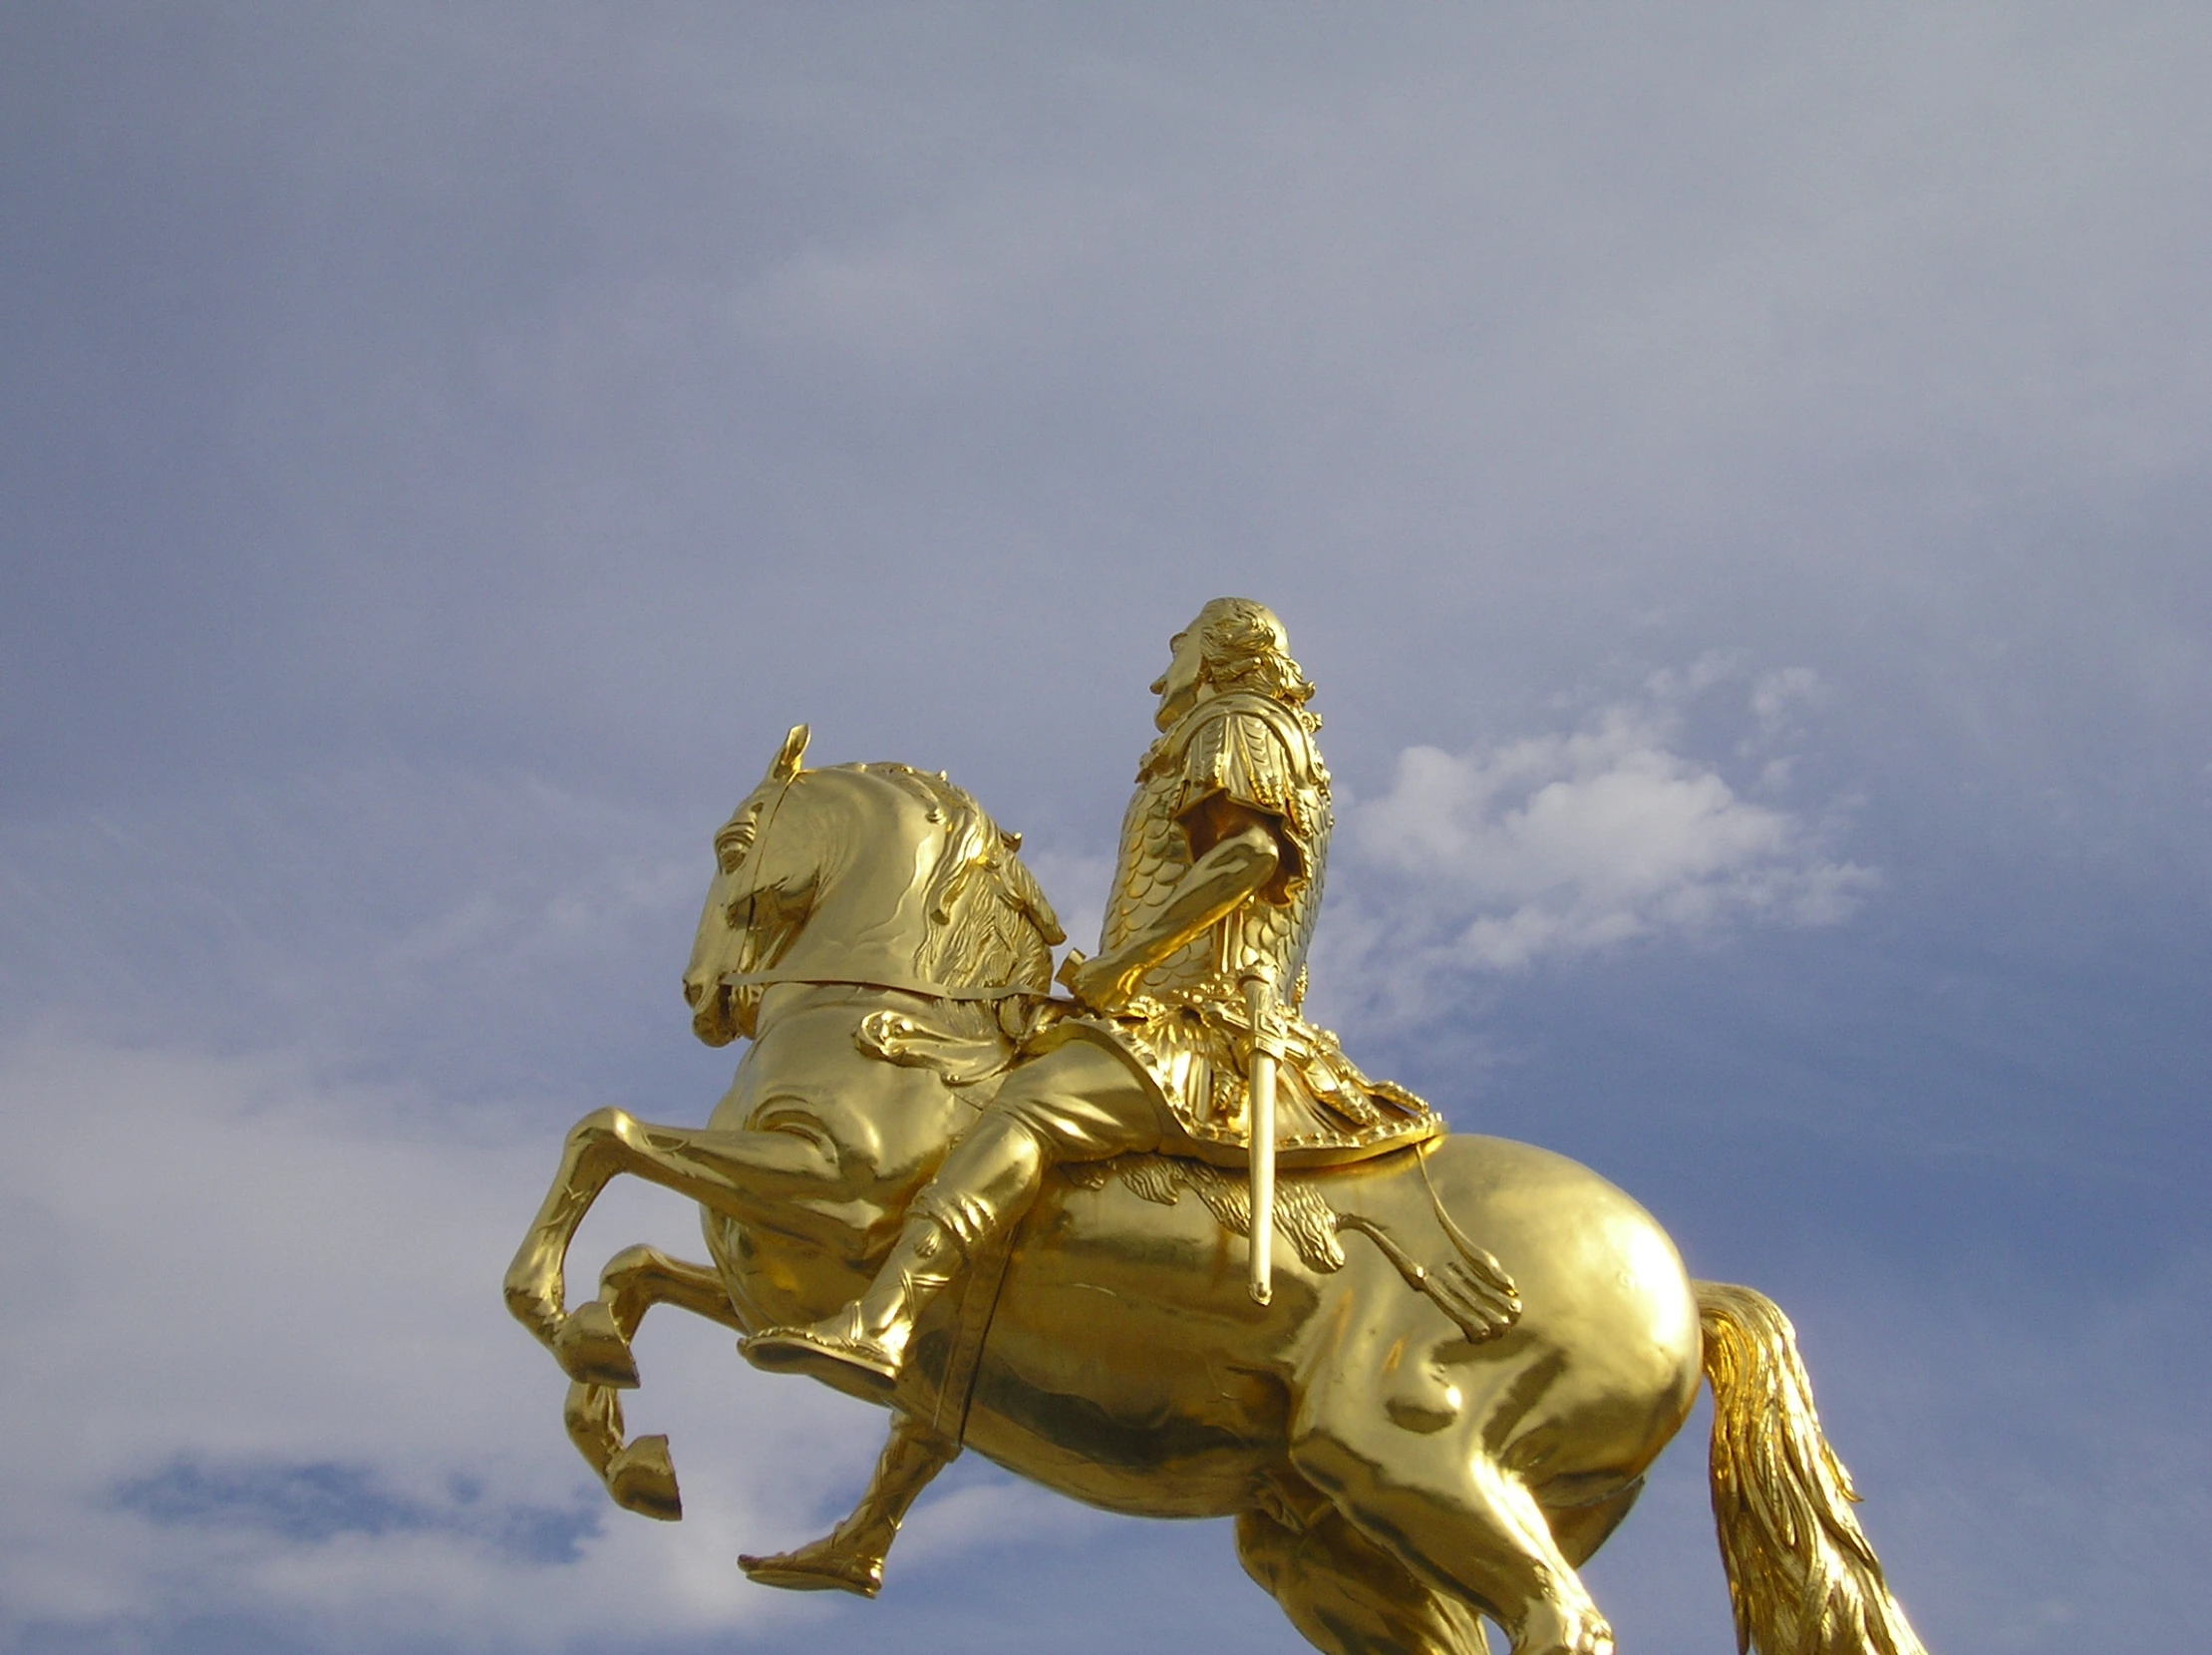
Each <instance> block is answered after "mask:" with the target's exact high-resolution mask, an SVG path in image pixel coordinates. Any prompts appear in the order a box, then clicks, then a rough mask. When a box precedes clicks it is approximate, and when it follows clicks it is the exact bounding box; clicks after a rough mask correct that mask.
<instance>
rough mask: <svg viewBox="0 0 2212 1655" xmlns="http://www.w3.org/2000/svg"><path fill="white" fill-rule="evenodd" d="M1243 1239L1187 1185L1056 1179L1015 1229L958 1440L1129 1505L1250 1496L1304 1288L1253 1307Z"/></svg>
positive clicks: (1279, 1400)
mask: <svg viewBox="0 0 2212 1655" xmlns="http://www.w3.org/2000/svg"><path fill="white" fill-rule="evenodd" d="M1244 1278H1245V1264H1244V1249H1243V1246H1242V1244H1241V1242H1238V1243H1233V1244H1232V1242H1231V1241H1230V1239H1229V1238H1228V1237H1227V1236H1225V1235H1224V1234H1223V1232H1222V1230H1221V1228H1220V1226H1219V1225H1218V1224H1216V1223H1215V1222H1214V1220H1213V1217H1212V1215H1211V1214H1210V1213H1209V1212H1207V1210H1206V1209H1205V1207H1204V1206H1203V1205H1202V1204H1201V1203H1199V1202H1198V1201H1197V1200H1195V1199H1187V1198H1186V1199H1185V1200H1183V1201H1181V1202H1179V1203H1178V1204H1176V1205H1174V1206H1163V1205H1158V1204H1155V1203H1152V1202H1147V1201H1142V1200H1139V1199H1138V1198H1137V1197H1135V1196H1134V1195H1131V1194H1128V1193H1127V1192H1126V1191H1124V1190H1120V1189H1118V1188H1116V1187H1114V1186H1110V1185H1109V1186H1108V1187H1107V1188H1106V1189H1103V1190H1097V1191H1093V1190H1086V1189H1081V1188H1071V1187H1067V1186H1065V1185H1061V1184H1060V1183H1059V1182H1058V1180H1055V1185H1054V1187H1052V1188H1051V1189H1049V1190H1048V1192H1047V1193H1046V1195H1045V1197H1044V1198H1043V1199H1042V1200H1041V1201H1040V1202H1039V1204H1038V1207H1037V1209H1036V1211H1035V1212H1033V1213H1032V1215H1031V1217H1030V1219H1029V1221H1028V1222H1027V1223H1026V1224H1025V1225H1024V1226H1023V1228H1022V1231H1021V1235H1020V1239H1019V1245H1018V1247H1017V1250H1016V1253H1015V1256H1014V1260H1013V1262H1012V1263H1011V1264H1010V1266H1009V1268H1008V1270H1007V1275H1006V1283H1005V1287H1004V1289H1003V1290H1002V1292H1001V1294H1000V1297H999V1303H998V1309H997V1313H996V1315H995V1316H994V1318H993V1320H992V1324H991V1336H990V1339H989V1341H988V1343H987V1344H986V1346H985V1348H984V1353H983V1357H982V1360H981V1361H980V1362H979V1363H978V1365H977V1372H976V1386H975V1393H974V1401H973V1404H972V1407H971V1411H970V1414H969V1420H968V1433H967V1440H968V1443H969V1445H970V1446H971V1447H973V1448H974V1449H975V1450H976V1451H977V1452H978V1453H981V1454H982V1455H984V1456H985V1457H986V1458H988V1459H990V1460H992V1461H994V1462H996V1463H997V1464H999V1465H1001V1466H1004V1467H1006V1468H1007V1469H1008V1470H1009V1471H1012V1472H1015V1473H1017V1474H1019V1475H1021V1476H1023V1477H1027V1478H1030V1479H1032V1480H1034V1481H1036V1482H1039V1483H1042V1484H1044V1485H1046V1486H1047V1487H1049V1488H1052V1489H1054V1490H1058V1491H1060V1492H1062V1493H1065V1494H1069V1495H1071V1496H1073V1497H1075V1498H1077V1499H1081V1500H1085V1501H1087V1502H1088V1503H1090V1504H1093V1505H1098V1506H1103V1507H1105V1508H1106V1509H1107V1510H1112V1511H1120V1512H1124V1513H1127V1514H1129V1515H1134V1516H1151V1517H1214V1516H1226V1515H1229V1514H1231V1513H1234V1512H1237V1511H1240V1510H1243V1509H1245V1508H1246V1507H1247V1506H1249V1505H1250V1504H1251V1503H1252V1493H1253V1490H1254V1489H1255V1487H1257V1486H1258V1485H1259V1484H1260V1483H1261V1482H1263V1481H1264V1480H1266V1479H1268V1478H1269V1477H1270V1476H1279V1475H1281V1474H1282V1473H1284V1472H1285V1471H1286V1470H1287V1467H1288V1459H1287V1455H1286V1452H1285V1446H1284V1445H1285V1443H1286V1440H1287V1433H1288V1426H1289V1410H1290V1396H1289V1390H1288V1387H1287V1385H1286V1383H1285V1380H1284V1372H1285V1366H1284V1364H1285V1347H1286V1345H1287V1342H1288V1339H1289V1338H1290V1336H1291V1334H1292V1333H1293V1331H1294V1330H1295V1328H1296V1326H1297V1325H1298V1323H1299V1321H1300V1320H1301V1319H1302V1318H1301V1317H1300V1315H1299V1309H1298V1302H1299V1300H1300V1299H1301V1298H1304V1297H1306V1296H1308V1295H1309V1294H1310V1291H1311V1289H1310V1286H1308V1285H1307V1284H1305V1283H1303V1282H1301V1281H1300V1280H1298V1279H1297V1278H1296V1277H1295V1276H1294V1277H1293V1278H1292V1279H1290V1280H1287V1281H1285V1282H1284V1283H1283V1284H1282V1285H1283V1291H1281V1292H1279V1293H1278V1295H1277V1301H1276V1303H1275V1304H1274V1305H1273V1306H1271V1307H1269V1308H1267V1309H1262V1308H1261V1307H1260V1306H1257V1305H1254V1304H1253V1303H1251V1301H1250V1300H1249V1299H1248V1298H1247V1297H1246V1295H1245V1292H1244Z"/></svg>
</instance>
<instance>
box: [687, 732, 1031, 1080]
mask: <svg viewBox="0 0 2212 1655" xmlns="http://www.w3.org/2000/svg"><path fill="white" fill-rule="evenodd" d="M806 737H807V731H806V727H805V726H804V725H798V726H795V727H794V728H793V729H792V730H791V732H790V735H789V736H787V737H786V738H785V740H784V745H783V747H782V748H781V749H780V750H779V751H778V753H777V755H776V758H775V760H774V761H773V762H772V763H771V764H770V766H769V770H768V775H767V776H766V777H764V778H763V779H762V781H761V784H760V786H759V787H757V788H755V789H754V790H753V791H752V792H751V793H750V794H748V795H747V796H746V798H745V800H744V802H743V803H742V804H740V805H739V806H738V808H737V810H736V811H735V812H734V813H733V814H732V815H731V818H730V820H729V821H728V822H727V823H725V824H724V825H723V826H722V827H721V829H720V830H719V831H717V833H716V834H715V878H714V883H713V884H712V885H711V886H710V887H709V889H708V892H707V901H706V905H705V908H704V909H703V911H702V912H701V914H700V917H699V932H698V936H697V939H696V940H695V941H694V943H693V945H692V956H691V963H690V965H689V966H688V967H687V968H686V969H685V972H684V998H685V999H686V1000H687V1001H688V1002H689V1003H690V1005H691V1008H692V1032H693V1033H695V1034H696V1035H698V1037H699V1038H700V1039H701V1040H703V1041H705V1042H706V1043H707V1044H708V1045H710V1046H724V1045H727V1044H729V1043H730V1042H731V1041H732V1040H735V1039H737V1038H738V1037H740V1036H745V1037H747V1038H751V1037H752V1036H753V1035H754V1034H755V1033H756V1032H757V1020H758V1017H759V1013H760V1005H761V999H762V996H763V994H764V993H765V991H766V987H767V985H766V984H765V983H764V982H762V981H761V980H760V979H762V978H764V977H776V978H780V979H782V980H786V981H798V982H846V983H873V984H878V985H882V986H885V987H893V988H896V987H902V986H910V985H915V984H922V985H938V986H944V987H952V988H975V987H996V986H1000V985H1005V984H1018V985H1021V986H1022V987H1023V988H1024V989H1025V990H1028V991H1030V992H1034V993H1036V994H1038V995H1044V994H1048V993H1050V992H1051V975H1052V947H1053V945H1054V944H1055V943H1058V942H1060V941H1061V940H1063V932H1062V931H1061V928H1060V923H1059V920H1058V919H1057V918H1056V917H1055V916H1054V914H1053V910H1052V904H1051V903H1050V902H1048V901H1047V900H1046V899H1045V893H1044V892H1043V890H1042V889H1040V888H1039V887H1038V884H1037V881H1036V879H1035V878H1034V877H1032V876H1031V874H1030V871H1029V869H1028V868H1026V867H1025V866H1023V865H1022V863H1021V860H1020V858H1019V857H1018V856H1017V855H1016V851H1017V849H1018V848H1019V846H1020V843H1021V838H1020V835H1018V834H1014V833H1008V832H1005V831H1003V830H1002V829H1000V827H998V826H997V824H995V823H993V822H992V821H991V819H990V818H989V817H988V816H986V815H985V814H984V812H983V810H982V808H981V807H980V806H979V805H977V804H976V802H975V801H974V799H972V798H971V797H969V795H968V794H967V793H965V792H964V791H963V790H961V789H960V788H958V787H955V786H954V785H953V784H952V783H951V782H949V781H947V780H946V779H945V777H944V776H943V775H942V774H937V773H931V772H927V771H918V770H914V769H912V768H910V767H908V766H906V765H895V764H867V765H837V766H833V767H830V768H827V769H822V770H807V769H806V768H805V767H804V764H803V759H804V755H805V751H806ZM733 979H736V980H735V981H733Z"/></svg>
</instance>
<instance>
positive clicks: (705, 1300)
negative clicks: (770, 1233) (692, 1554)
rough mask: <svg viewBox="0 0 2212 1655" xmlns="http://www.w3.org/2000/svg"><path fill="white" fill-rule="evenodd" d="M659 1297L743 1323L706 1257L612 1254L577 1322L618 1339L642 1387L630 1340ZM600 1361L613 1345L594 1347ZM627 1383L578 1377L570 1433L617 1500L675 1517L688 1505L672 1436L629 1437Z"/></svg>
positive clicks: (565, 1417)
mask: <svg viewBox="0 0 2212 1655" xmlns="http://www.w3.org/2000/svg"><path fill="white" fill-rule="evenodd" d="M656 1304H673V1305H677V1306H680V1307H681V1308H683V1309H685V1310H689V1311H691V1312H692V1313H693V1314H695V1315H699V1316H704V1317H706V1318H707V1319H708V1320H709V1321H714V1322H720V1323H721V1324H722V1325H723V1326H725V1327H732V1328H734V1327H737V1326H738V1325H739V1323H738V1319H737V1315H736V1312H734V1311H733V1310H732V1309H731V1307H730V1296H729V1293H728V1291H727V1289H725V1288H724V1286H723V1285H722V1278H721V1276H719V1275H717V1274H716V1273H715V1272H714V1271H713V1270H712V1269H710V1268H708V1267H707V1266H706V1265H704V1264H689V1263H686V1262H684V1261H683V1260H682V1259H677V1258H671V1257H669V1256H668V1254H666V1253H664V1252H662V1251H661V1250H660V1249H659V1248H657V1247H644V1246H638V1247H625V1248H624V1249H623V1250H622V1251H621V1252H619V1253H616V1254H615V1255H614V1257H613V1258H611V1259H609V1260H608V1261H607V1267H606V1269H605V1270H604V1271H602V1272H601V1273H600V1277H599V1296H598V1298H596V1299H594V1300H592V1301H591V1302H590V1303H589V1304H586V1305H584V1306H581V1307H579V1310H578V1312H577V1314H576V1315H574V1316H571V1317H570V1318H569V1325H570V1326H575V1325H578V1324H582V1325H583V1326H584V1327H585V1328H586V1329H587V1330H589V1332H590V1334H591V1336H592V1337H594V1338H601V1337H603V1338H605V1339H607V1340H609V1341H611V1342H612V1343H613V1346H614V1347H615V1348H616V1349H618V1350H619V1352H620V1356H621V1359H622V1362H623V1364H624V1370H623V1371H626V1373H627V1375H628V1378H627V1385H630V1386H634V1385H635V1384H636V1383H637V1369H636V1365H635V1363H634V1362H632V1361H630V1359H629V1347H630V1341H631V1340H632V1339H633V1338H635V1337H636V1335H637V1330H638V1325H639V1324H640V1323H641V1322H643V1321H644V1319H645V1313H646V1311H647V1310H649V1309H651V1308H652V1307H653V1306H654V1305H656ZM587 1313H588V1314H587ZM563 1331H564V1336H565V1331H566V1330H565V1329H564V1330H563ZM592 1361H593V1362H594V1363H595V1364H596V1365H597V1371H601V1372H604V1371H605V1370H606V1369H607V1368H610V1367H612V1366H613V1365H614V1364H613V1360H612V1358H611V1357H610V1356H609V1355H608V1353H607V1352H606V1351H605V1350H601V1351H598V1352H596V1353H594V1354H592ZM565 1365H566V1364H565V1361H564V1366H565ZM620 1384H621V1382H620V1381H605V1382H593V1381H590V1380H578V1381H576V1382H574V1383H571V1384H570V1386H569V1387H568V1400H567V1403H566V1405H565V1406H564V1407H563V1409H562V1411H561V1415H562V1423H563V1424H564V1425H566V1426H567V1428H568V1440H569V1441H570V1442H572V1443H574V1444H575V1445H576V1451H577V1452H578V1453H579V1454H581V1455H582V1456H583V1457H584V1460H585V1463H586V1464H588V1465H589V1466H590V1467H591V1469H592V1470H593V1471H595V1472H597V1473H598V1474H599V1480H600V1481H601V1482H602V1483H604V1484H605V1485H606V1489H607V1493H608V1494H609V1495H610V1496H611V1497H612V1498H613V1500H614V1502H615V1503H616V1504H617V1505H619V1506H621V1507H622V1508H623V1509H624V1510H626V1511H635V1512H637V1513H638V1514H639V1515H640V1516H647V1517H655V1518H658V1519H660V1520H661V1521H663V1522H674V1521H676V1520H677V1519H678V1518H679V1517H681V1516H682V1515H683V1514H684V1504H683V1496H682V1494H681V1493H680V1492H679V1491H678V1490H677V1487H676V1468H675V1466H674V1464H673V1463H672V1462H671V1461H670V1459H669V1454H668V1439H667V1438H666V1437H663V1436H652V1437H640V1438H638V1439H637V1440H636V1441H635V1442H626V1441H625V1440H624V1438H623V1423H622V1401H621V1397H620V1395H619V1391H618V1388H617V1387H618V1385H620ZM623 1388H627V1387H626V1386H624V1387H623Z"/></svg>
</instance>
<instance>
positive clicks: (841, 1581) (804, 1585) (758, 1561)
mask: <svg viewBox="0 0 2212 1655" xmlns="http://www.w3.org/2000/svg"><path fill="white" fill-rule="evenodd" d="M738 1567H739V1568H741V1569H743V1570H745V1577H746V1578H747V1579H748V1580H751V1581H754V1582H756V1583H757V1584H760V1585H763V1586H780V1587H782V1588H783V1589H784V1590H785V1591H787V1592H851V1593H852V1594H853V1595H854V1596H855V1597H873V1596H875V1594H876V1593H877V1592H879V1591H881V1590H882V1589H883V1559H882V1558H880V1557H873V1556H861V1555H857V1554H854V1553H852V1552H846V1551H840V1550H838V1549H837V1537H836V1536H835V1535H834V1534H832V1535H830V1536H829V1537H828V1538H827V1539H821V1540H814V1541H811V1542H810V1543H808V1544H806V1545H802V1546H800V1547H799V1548H798V1549H797V1550H796V1551H780V1552H778V1553H777V1554H776V1555H775V1556H773V1557H750V1556H746V1557H740V1558H739V1559H738Z"/></svg>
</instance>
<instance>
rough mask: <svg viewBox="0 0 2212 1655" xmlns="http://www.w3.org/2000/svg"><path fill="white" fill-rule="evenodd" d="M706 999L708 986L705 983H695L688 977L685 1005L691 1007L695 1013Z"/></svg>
mask: <svg viewBox="0 0 2212 1655" xmlns="http://www.w3.org/2000/svg"><path fill="white" fill-rule="evenodd" d="M706 997H707V985H706V984H705V983H695V982H693V981H692V980H691V979H690V978H689V977H686V978H685V979H684V1004H685V1005H687V1006H689V1007H691V1009H692V1010H693V1011H697V1010H698V1009H699V1002H700V1001H702V1000H704V999H705V998H706Z"/></svg>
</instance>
